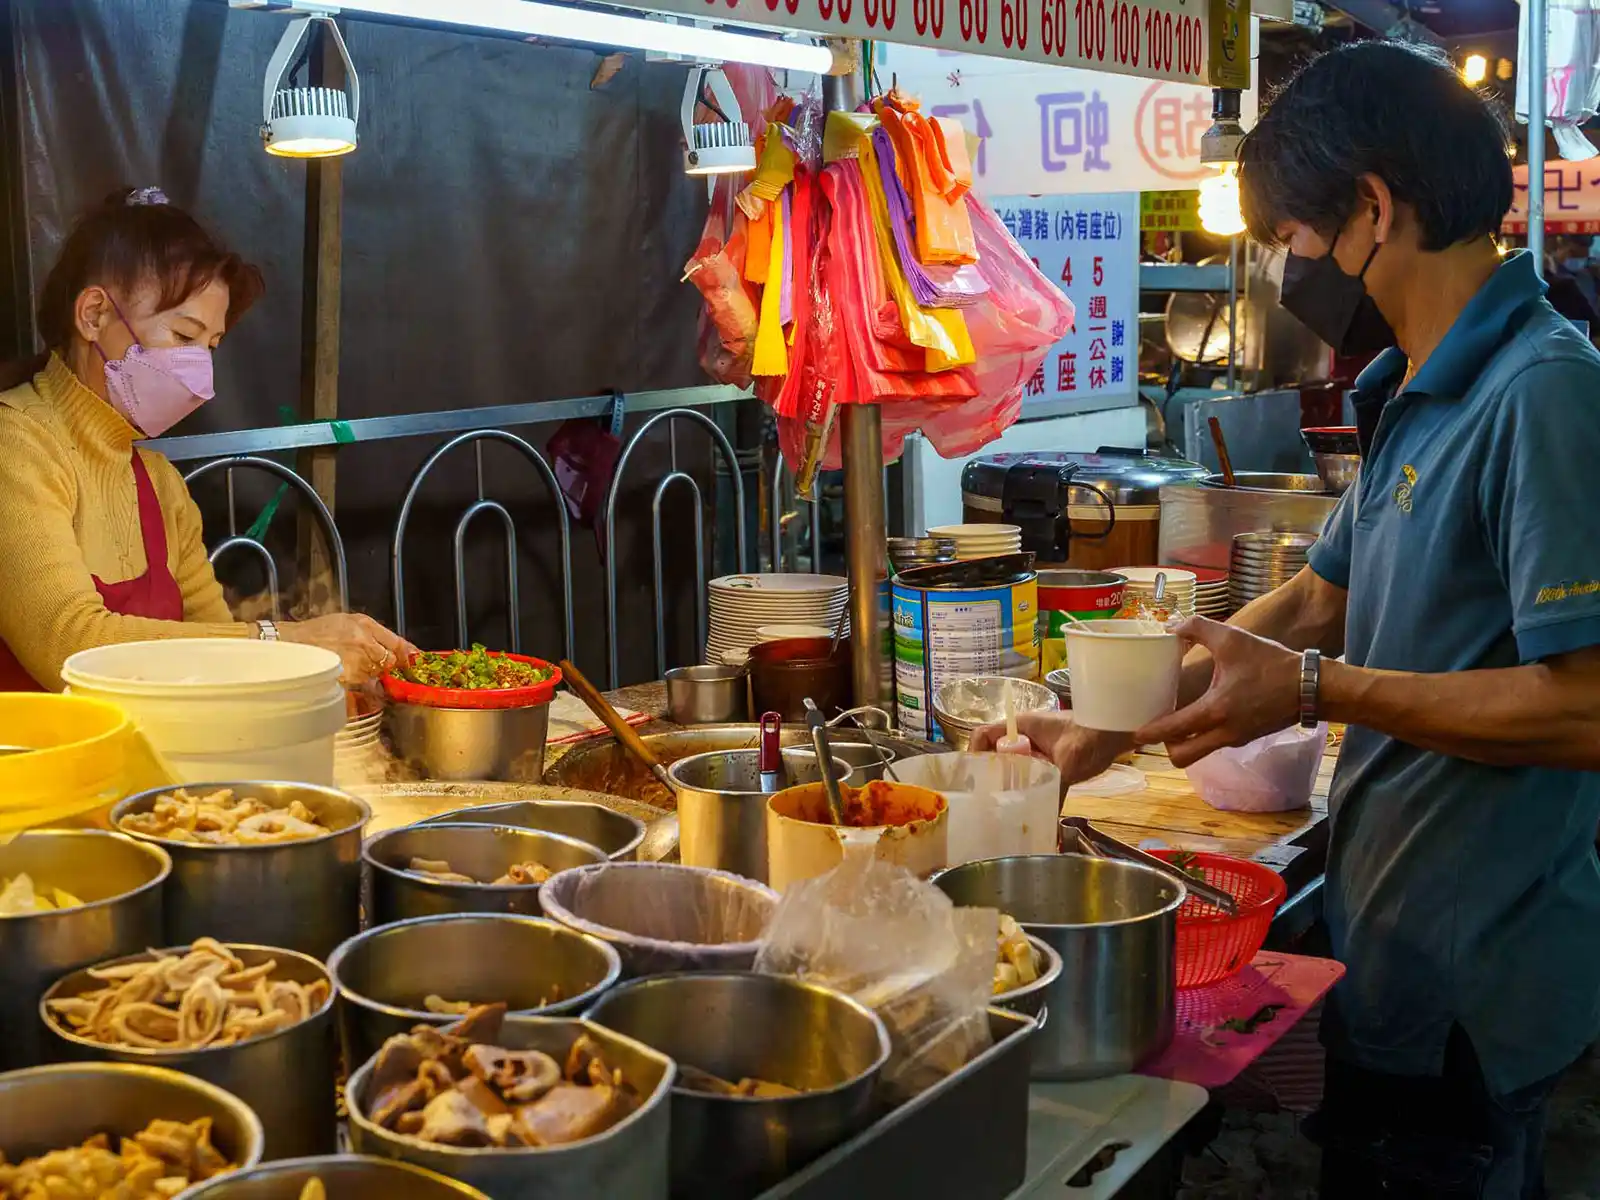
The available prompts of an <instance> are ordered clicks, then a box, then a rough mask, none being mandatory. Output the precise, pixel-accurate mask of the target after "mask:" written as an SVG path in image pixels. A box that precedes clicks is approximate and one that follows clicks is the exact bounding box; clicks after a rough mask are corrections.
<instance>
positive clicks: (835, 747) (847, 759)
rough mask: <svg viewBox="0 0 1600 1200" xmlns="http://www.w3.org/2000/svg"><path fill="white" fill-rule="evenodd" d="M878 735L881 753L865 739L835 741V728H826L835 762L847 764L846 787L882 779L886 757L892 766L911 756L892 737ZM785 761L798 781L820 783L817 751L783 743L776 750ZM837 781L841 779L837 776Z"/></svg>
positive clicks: (837, 735)
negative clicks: (784, 745)
mask: <svg viewBox="0 0 1600 1200" xmlns="http://www.w3.org/2000/svg"><path fill="white" fill-rule="evenodd" d="M874 736H877V737H878V746H879V747H881V748H882V750H883V753H882V754H879V753H878V750H877V749H875V748H873V747H872V746H871V745H869V744H868V743H866V742H845V741H840V740H839V734H838V732H837V731H829V733H828V744H829V748H830V749H831V750H832V751H833V758H834V761H835V762H844V763H848V764H849V766H850V779H849V782H850V786H851V787H865V786H866V785H867V784H869V783H872V782H873V781H874V780H878V779H882V778H883V764H884V761H885V760H888V763H889V765H890V766H891V767H892V766H894V764H895V763H897V762H899V761H900V760H901V759H902V758H911V757H913V756H912V755H910V754H907V753H905V752H904V751H903V750H899V749H896V747H895V746H894V745H891V744H890V742H891V741H892V740H893V739H890V738H886V737H882V736H878V735H874ZM779 753H780V754H782V756H783V759H784V761H785V762H792V766H791V767H790V774H791V775H792V776H794V778H795V780H796V782H798V783H812V782H820V781H821V779H822V775H821V773H820V772H818V770H817V752H816V751H815V750H812V749H810V748H809V747H806V746H787V747H785V748H784V749H783V750H781V751H780V752H779ZM840 782H841V783H842V782H844V780H843V779H842V778H841V779H840Z"/></svg>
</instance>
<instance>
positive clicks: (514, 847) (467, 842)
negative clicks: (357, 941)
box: [361, 822, 606, 925]
mask: <svg viewBox="0 0 1600 1200" xmlns="http://www.w3.org/2000/svg"><path fill="white" fill-rule="evenodd" d="M361 856H362V858H363V859H365V860H366V863H367V869H368V870H369V871H370V872H371V873H372V912H371V914H370V915H371V918H372V924H374V925H387V924H389V923H390V922H393V921H405V920H409V919H410V918H412V917H434V916H439V915H441V914H444V913H497V912H498V913H527V914H529V915H537V914H538V912H539V885H538V884H501V885H496V884H495V883H494V882H493V880H496V879H498V878H500V877H501V876H502V875H504V874H505V873H506V872H507V871H508V870H510V869H511V868H512V867H514V866H516V865H517V864H518V863H529V862H533V863H538V864H539V865H540V866H543V867H548V868H549V869H550V871H551V872H552V873H553V872H557V871H565V870H566V869H567V868H569V867H577V866H582V865H584V864H585V863H597V862H605V861H606V856H605V854H604V853H603V852H602V851H601V850H600V849H599V848H598V847H595V846H591V845H589V843H588V842H580V841H578V840H577V839H576V838H569V837H562V836H561V835H560V834H558V833H545V832H544V831H543V830H539V829H513V828H510V827H509V826H504V825H476V824H472V823H470V822H468V823H464V824H460V825H407V826H405V827H403V828H401V829H391V830H389V831H388V832H386V833H380V834H378V836H377V837H374V838H371V839H369V840H368V841H367V844H366V845H365V846H364V847H363V848H362V851H361ZM414 858H426V859H431V860H433V861H436V862H446V863H449V864H450V869H451V870H452V871H457V872H459V873H460V874H462V875H470V876H472V878H474V879H483V880H486V881H489V882H485V883H446V882H444V881H442V880H437V879H430V878H428V877H427V876H426V875H418V874H416V873H414V872H412V871H410V870H408V869H407V868H408V867H409V865H410V863H411V860H412V859H414Z"/></svg>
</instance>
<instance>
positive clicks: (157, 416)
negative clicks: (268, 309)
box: [94, 300, 217, 437]
mask: <svg viewBox="0 0 1600 1200" xmlns="http://www.w3.org/2000/svg"><path fill="white" fill-rule="evenodd" d="M111 307H112V308H114V309H116V311H117V316H118V318H119V319H120V320H121V321H122V323H123V324H124V325H126V326H127V329H128V332H129V333H133V326H132V325H129V324H128V318H127V317H124V316H123V315H122V309H121V308H119V307H118V306H117V302H116V301H115V300H112V301H111ZM133 337H134V342H133V345H131V346H129V347H128V352H127V353H126V354H124V355H123V356H122V357H121V358H119V359H117V360H116V361H115V362H113V361H112V360H111V359H109V358H106V352H105V351H104V350H101V349H100V343H99V342H96V343H95V347H94V348H95V349H96V350H98V351H99V352H100V357H101V358H102V359H104V360H105V364H106V396H107V398H108V399H109V400H110V401H111V407H112V408H114V409H116V410H117V411H118V412H119V413H121V414H122V415H123V416H124V417H125V418H127V420H128V423H129V424H131V425H132V426H133V427H134V428H135V429H137V430H138V431H139V432H140V433H142V434H144V435H145V437H160V436H161V435H162V434H163V433H165V432H166V431H167V430H169V429H171V428H172V427H173V426H174V425H176V424H177V423H178V422H179V421H181V420H183V418H185V417H187V416H188V415H189V414H190V413H192V412H193V411H194V410H195V409H197V408H199V407H200V406H201V405H202V404H204V403H205V402H206V401H207V400H209V399H211V398H212V397H213V396H215V395H216V394H217V393H216V389H215V388H214V387H213V386H212V375H211V351H210V350H208V349H206V348H205V347H204V346H156V347H153V348H152V347H146V346H141V345H140V344H139V340H138V338H139V335H138V334H136V333H133Z"/></svg>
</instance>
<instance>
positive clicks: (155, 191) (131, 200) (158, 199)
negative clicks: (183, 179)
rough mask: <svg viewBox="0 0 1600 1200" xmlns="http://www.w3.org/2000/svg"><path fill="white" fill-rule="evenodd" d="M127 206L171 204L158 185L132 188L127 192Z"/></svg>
mask: <svg viewBox="0 0 1600 1200" xmlns="http://www.w3.org/2000/svg"><path fill="white" fill-rule="evenodd" d="M127 202H128V207H130V208H137V207H140V206H143V205H146V204H171V203H172V201H171V200H168V199H167V194H166V193H165V192H163V191H162V190H161V189H160V188H158V187H146V188H134V189H133V191H131V192H129V193H128V201H127Z"/></svg>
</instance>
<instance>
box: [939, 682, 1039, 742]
mask: <svg viewBox="0 0 1600 1200" xmlns="http://www.w3.org/2000/svg"><path fill="white" fill-rule="evenodd" d="M1008 696H1009V697H1010V699H1011V703H1012V706H1013V711H1014V712H1017V713H1029V712H1054V711H1055V710H1056V709H1058V708H1060V707H1061V705H1060V703H1059V702H1058V701H1057V700H1056V696H1055V693H1054V692H1052V691H1051V690H1050V689H1049V688H1047V687H1045V686H1044V685H1043V684H1040V683H1034V682H1033V681H1032V680H1031V679H1013V678H1011V677H1010V676H1008V675H971V676H967V677H965V678H961V679H951V680H949V681H947V682H946V683H943V684H941V685H940V686H939V687H938V688H936V689H935V690H934V693H933V717H934V720H935V721H937V722H938V724H939V730H940V732H941V733H943V734H944V737H945V741H947V742H949V743H950V745H951V746H953V747H955V748H956V749H957V750H965V749H966V748H967V745H968V743H970V742H971V740H972V734H973V731H975V730H977V729H978V728H980V727H981V726H984V725H993V724H995V723H996V722H1000V721H1004V720H1005V719H1006V698H1007V697H1008Z"/></svg>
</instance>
